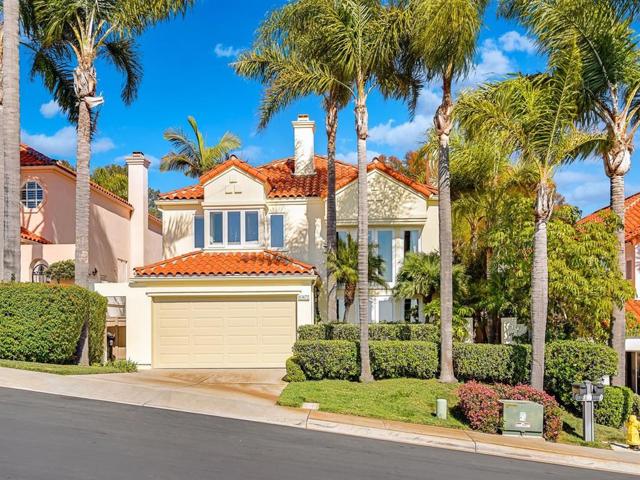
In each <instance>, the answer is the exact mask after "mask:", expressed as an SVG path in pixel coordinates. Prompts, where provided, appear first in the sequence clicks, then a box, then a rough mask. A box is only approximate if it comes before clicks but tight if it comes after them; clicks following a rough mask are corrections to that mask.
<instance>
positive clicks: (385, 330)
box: [358, 323, 404, 341]
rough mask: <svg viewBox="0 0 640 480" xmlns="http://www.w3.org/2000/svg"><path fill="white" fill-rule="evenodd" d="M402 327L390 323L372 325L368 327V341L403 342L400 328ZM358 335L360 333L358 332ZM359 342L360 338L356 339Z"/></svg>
mask: <svg viewBox="0 0 640 480" xmlns="http://www.w3.org/2000/svg"><path fill="white" fill-rule="evenodd" d="M403 326H404V325H398V324H392V323H374V324H371V325H369V340H382V341H383V340H404V338H402V333H403V332H402V328H401V327H403ZM358 333H360V331H359V330H358ZM358 340H360V338H358Z"/></svg>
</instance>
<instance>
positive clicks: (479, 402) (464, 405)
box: [458, 382, 500, 433]
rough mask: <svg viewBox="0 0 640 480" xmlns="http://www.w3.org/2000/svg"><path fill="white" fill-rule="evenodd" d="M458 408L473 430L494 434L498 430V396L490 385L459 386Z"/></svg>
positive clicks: (466, 384) (470, 383)
mask: <svg viewBox="0 0 640 480" xmlns="http://www.w3.org/2000/svg"><path fill="white" fill-rule="evenodd" d="M458 407H459V408H460V410H461V411H462V414H463V415H464V417H465V418H466V419H467V421H468V422H469V425H470V426H471V428H473V429H474V430H480V431H481V432H486V433H496V432H497V431H498V428H500V396H499V395H498V393H497V392H496V391H495V389H494V388H492V387H491V386H490V385H485V384H483V383H478V382H468V383H465V384H463V385H460V387H458Z"/></svg>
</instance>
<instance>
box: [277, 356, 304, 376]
mask: <svg viewBox="0 0 640 480" xmlns="http://www.w3.org/2000/svg"><path fill="white" fill-rule="evenodd" d="M286 367H287V374H286V375H285V376H284V378H283V380H284V381H285V382H304V381H305V380H306V379H307V377H306V376H305V374H304V372H303V371H302V367H300V364H299V363H298V359H297V358H296V357H289V358H287V362H286Z"/></svg>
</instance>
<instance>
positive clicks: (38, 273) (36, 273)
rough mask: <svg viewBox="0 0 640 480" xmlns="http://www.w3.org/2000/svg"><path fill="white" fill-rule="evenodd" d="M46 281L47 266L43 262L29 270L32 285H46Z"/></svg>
mask: <svg viewBox="0 0 640 480" xmlns="http://www.w3.org/2000/svg"><path fill="white" fill-rule="evenodd" d="M48 280H49V279H48V276H47V264H46V263H44V262H40V263H37V264H36V265H35V266H34V267H33V270H31V281H32V282H33V283H46V282H47V281H48Z"/></svg>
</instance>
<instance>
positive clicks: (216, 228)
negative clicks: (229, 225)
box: [209, 212, 223, 245]
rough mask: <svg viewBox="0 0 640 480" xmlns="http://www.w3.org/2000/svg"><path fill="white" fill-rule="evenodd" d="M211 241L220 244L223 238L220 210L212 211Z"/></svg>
mask: <svg viewBox="0 0 640 480" xmlns="http://www.w3.org/2000/svg"><path fill="white" fill-rule="evenodd" d="M210 221H211V223H210V226H209V229H210V230H211V243H213V244H218V245H219V244H222V239H223V224H222V222H223V218H222V212H213V213H212V214H211V218H210Z"/></svg>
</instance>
